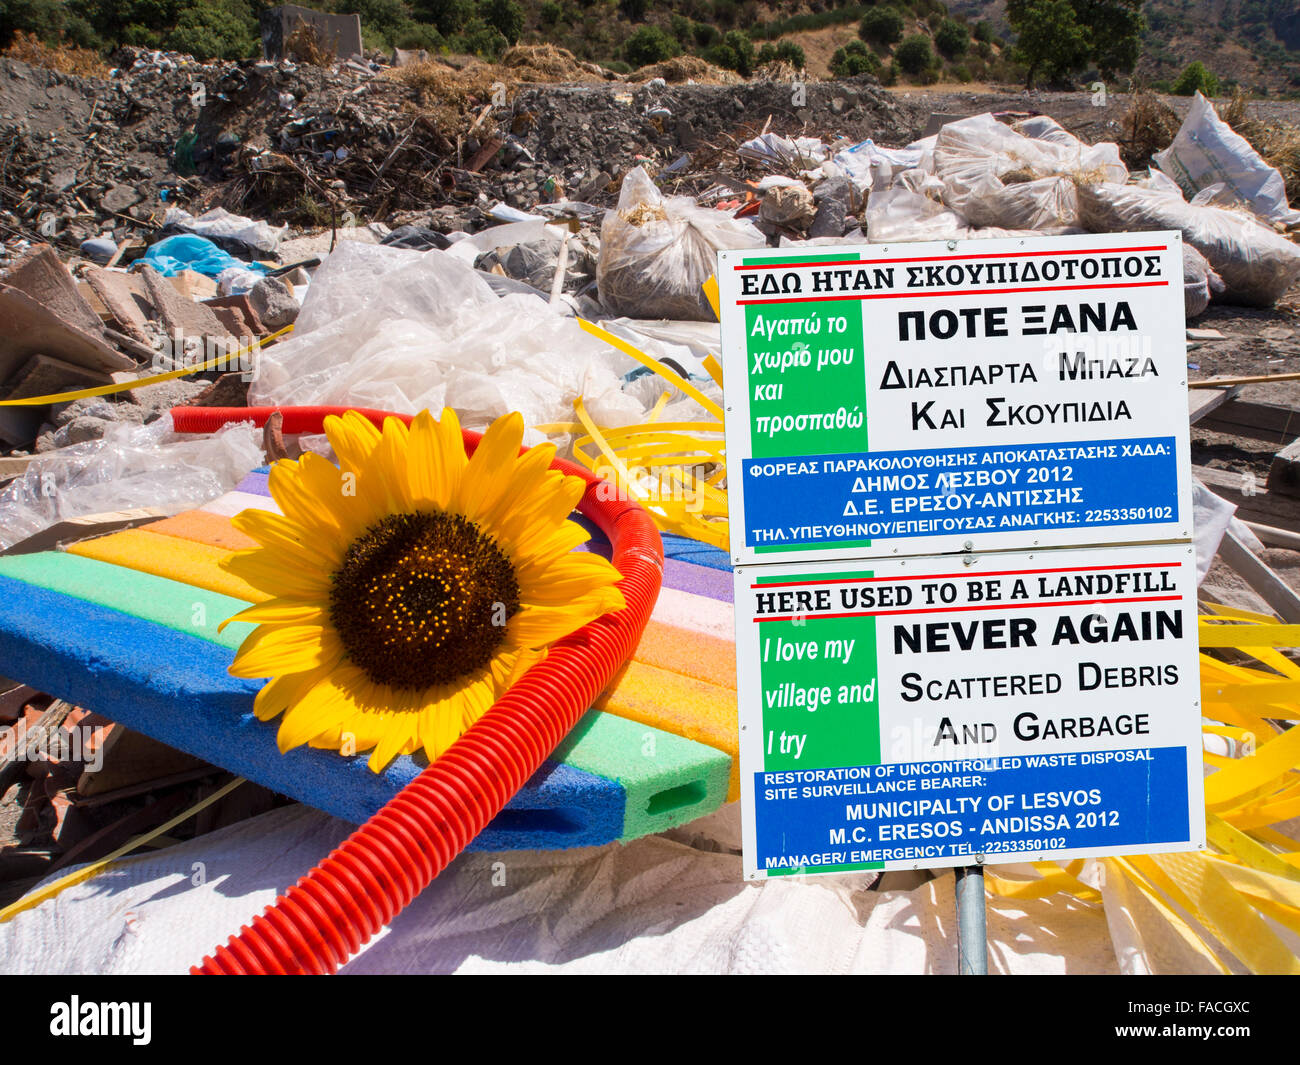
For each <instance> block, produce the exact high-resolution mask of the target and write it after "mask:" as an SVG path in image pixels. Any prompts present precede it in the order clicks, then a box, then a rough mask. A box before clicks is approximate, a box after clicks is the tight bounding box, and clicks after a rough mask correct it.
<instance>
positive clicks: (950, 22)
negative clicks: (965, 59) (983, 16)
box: [934, 18, 970, 59]
mask: <svg viewBox="0 0 1300 1065" xmlns="http://www.w3.org/2000/svg"><path fill="white" fill-rule="evenodd" d="M934 46H935V47H936V48H937V49H939V52H940V54H942V55H943V56H945V57H946V58H948V59H956V58H957V57H958V56H963V55H965V54H966V50H967V49H968V48H970V33H969V32H967V30H966V27H965V26H964V25H963V24H962V23H960V22H958V21H957V20H956V19H950V18H949V19H944V20H943V23H942V25H940V27H939V28H938V30H936V31H935V34H934Z"/></svg>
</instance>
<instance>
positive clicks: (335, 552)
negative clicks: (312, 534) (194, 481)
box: [230, 510, 343, 571]
mask: <svg viewBox="0 0 1300 1065" xmlns="http://www.w3.org/2000/svg"><path fill="white" fill-rule="evenodd" d="M230 523H231V525H233V526H234V527H235V528H236V529H238V530H239V531H240V532H242V533H244V534H245V535H247V536H251V537H252V538H253V539H254V540H256V541H257V542H258V543H260V544H261V545H262V546H263V547H270V548H274V549H276V550H278V551H282V552H284V553H285V554H286V555H289V556H291V557H292V558H294V559H296V560H297V561H298V562H299V564H300V565H302V566H304V567H311V568H313V569H319V570H326V571H331V570H333V569H334V567H336V566H337V565H338V564H339V562H340V561H341V560H342V557H343V553H342V551H340V550H339V549H338V547H337V546H336V542H335V541H331V540H329V539H325V538H311V539H309V538H308V534H307V531H306V530H304V529H303V528H302V526H300V525H298V524H297V523H296V522H294V521H293V519H292V518H287V517H285V516H284V515H283V514H273V513H272V512H271V511H269V510H242V511H240V512H239V513H238V514H236V515H235V516H234V517H233V518H231V519H230Z"/></svg>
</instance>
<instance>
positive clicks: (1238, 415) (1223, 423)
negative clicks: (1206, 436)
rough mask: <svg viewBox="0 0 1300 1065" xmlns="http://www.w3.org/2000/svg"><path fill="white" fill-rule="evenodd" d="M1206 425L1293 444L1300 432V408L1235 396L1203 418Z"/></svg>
mask: <svg viewBox="0 0 1300 1065" xmlns="http://www.w3.org/2000/svg"><path fill="white" fill-rule="evenodd" d="M1201 427H1202V428H1203V429H1211V430H1213V431H1215V432H1219V433H1230V434H1232V435H1233V436H1248V437H1251V438H1253V439H1255V440H1267V441H1269V442H1270V443H1275V444H1289V443H1290V442H1291V441H1292V440H1294V439H1295V438H1296V437H1297V436H1300V411H1298V410H1296V409H1295V408H1294V407H1284V406H1280V405H1278V404H1276V403H1254V402H1251V401H1249V400H1244V399H1234V400H1231V401H1230V402H1228V403H1224V404H1223V406H1221V407H1219V409H1218V410H1216V411H1213V412H1212V413H1211V414H1209V415H1208V416H1207V417H1205V418H1203V419H1202V420H1201Z"/></svg>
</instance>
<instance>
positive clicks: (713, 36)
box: [691, 22, 722, 48]
mask: <svg viewBox="0 0 1300 1065" xmlns="http://www.w3.org/2000/svg"><path fill="white" fill-rule="evenodd" d="M691 36H693V37H694V38H695V43H696V44H697V45H698V46H699V47H701V48H708V47H709V46H710V45H714V44H717V43H718V41H719V40H720V39H721V38H722V34H721V33H719V32H718V27H717V26H714V25H713V24H711V23H708V22H697V23H695V25H693V26H692V27H691Z"/></svg>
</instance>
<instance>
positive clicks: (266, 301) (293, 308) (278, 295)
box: [248, 277, 298, 333]
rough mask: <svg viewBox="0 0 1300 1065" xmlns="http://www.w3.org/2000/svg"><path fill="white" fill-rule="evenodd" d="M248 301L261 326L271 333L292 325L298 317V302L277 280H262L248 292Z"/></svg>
mask: <svg viewBox="0 0 1300 1065" xmlns="http://www.w3.org/2000/svg"><path fill="white" fill-rule="evenodd" d="M248 300H249V302H250V303H251V304H252V305H253V310H255V311H256V312H257V317H258V318H259V319H261V322H262V324H263V325H264V326H266V328H267V329H269V330H270V331H271V332H273V333H274V332H275V331H276V330H278V329H283V328H284V327H285V326H286V325H293V323H294V321H295V320H296V319H297V317H298V301H297V300H295V299H294V298H293V296H292V295H291V294H290V293H289V288H288V286H287V285H286V284H285V283H284V282H283V281H281V280H280V279H279V278H276V277H264V278H262V280H261V281H259V282H258V283H257V284H256V285H254V286H253V287H252V288H251V289H250V290H249V292H248Z"/></svg>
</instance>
